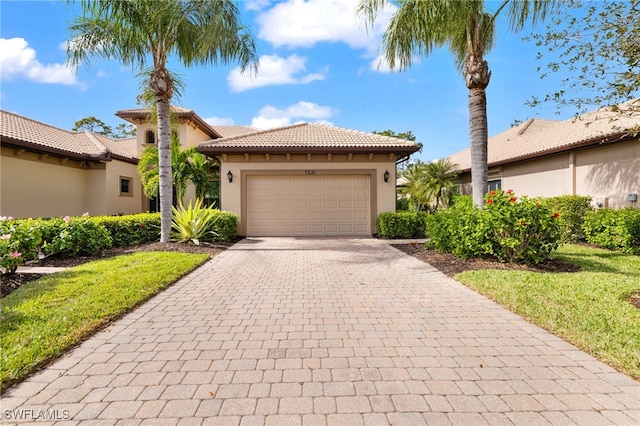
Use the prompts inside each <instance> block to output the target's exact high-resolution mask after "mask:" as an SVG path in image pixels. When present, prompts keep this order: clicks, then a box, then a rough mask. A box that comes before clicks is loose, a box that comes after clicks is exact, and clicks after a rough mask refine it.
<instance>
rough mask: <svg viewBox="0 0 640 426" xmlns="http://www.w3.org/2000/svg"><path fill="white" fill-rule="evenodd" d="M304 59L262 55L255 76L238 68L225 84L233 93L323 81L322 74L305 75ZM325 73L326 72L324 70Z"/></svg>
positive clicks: (294, 56) (230, 74) (292, 56)
mask: <svg viewBox="0 0 640 426" xmlns="http://www.w3.org/2000/svg"><path fill="white" fill-rule="evenodd" d="M306 61H307V59H306V58H304V57H302V56H298V55H291V56H289V57H288V58H281V57H280V56H278V55H264V56H261V57H260V66H259V69H258V74H257V75H252V74H251V73H250V72H245V73H244V74H243V73H242V72H240V67H237V68H234V69H233V70H231V72H230V73H229V75H228V76H227V83H228V84H229V87H230V88H231V91H233V92H242V91H244V90H249V89H254V88H256V87H261V86H273V85H281V84H309V83H311V82H312V81H316V80H324V78H325V76H324V74H323V73H311V74H305V72H306V70H307V69H306V67H305V62H306ZM324 72H326V70H324Z"/></svg>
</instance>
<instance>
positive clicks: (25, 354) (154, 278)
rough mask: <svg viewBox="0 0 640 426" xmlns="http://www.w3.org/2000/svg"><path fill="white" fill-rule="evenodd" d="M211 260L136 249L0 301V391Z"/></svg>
mask: <svg viewBox="0 0 640 426" xmlns="http://www.w3.org/2000/svg"><path fill="white" fill-rule="evenodd" d="M208 259H209V256H207V255H201V254H185V253H174V252H148V253H134V254H129V255H124V256H118V257H113V258H110V259H105V260H100V261H96V262H89V263H85V264H84V265H80V266H77V267H74V268H70V269H68V270H66V271H64V272H60V273H57V274H53V275H50V276H45V277H42V278H40V279H38V280H36V281H33V282H31V283H29V284H27V285H25V286H23V287H21V288H19V289H18V290H16V291H14V292H13V293H11V294H9V295H8V296H7V297H5V298H3V299H2V301H1V304H2V305H1V308H2V310H1V312H2V313H1V317H0V320H1V321H0V349H1V357H0V361H1V362H0V389H1V390H4V389H6V388H7V387H8V386H10V385H11V384H13V383H16V382H18V381H20V380H22V379H24V378H25V377H26V376H27V375H29V374H30V373H31V372H33V371H34V370H36V369H37V368H38V367H40V366H41V365H43V364H45V363H47V362H49V361H51V360H52V359H54V358H56V357H58V356H59V355H61V354H63V353H64V352H65V351H66V350H68V349H69V348H71V347H73V346H74V345H76V344H78V343H79V342H81V341H82V340H83V339H85V338H87V337H88V336H90V335H92V334H93V333H95V332H96V331H97V330H99V329H100V328H102V327H104V326H105V325H106V324H108V323H109V322H111V321H113V320H114V319H116V318H118V317H119V316H121V315H122V314H124V313H126V312H127V311H129V310H131V309H132V308H134V307H135V306H137V305H139V304H140V303H142V302H144V301H145V300H147V299H149V298H150V297H151V296H153V295H154V294H156V293H158V292H159V291H160V290H162V289H164V288H166V287H167V286H169V285H170V284H172V283H173V282H175V281H176V280H177V279H178V278H180V277H182V276H183V275H185V274H186V273H188V272H190V271H192V270H193V269H195V268H196V267H197V266H199V265H201V264H202V263H204V262H205V261H206V260H208Z"/></svg>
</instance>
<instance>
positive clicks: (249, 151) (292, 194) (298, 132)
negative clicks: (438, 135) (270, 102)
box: [198, 123, 419, 236]
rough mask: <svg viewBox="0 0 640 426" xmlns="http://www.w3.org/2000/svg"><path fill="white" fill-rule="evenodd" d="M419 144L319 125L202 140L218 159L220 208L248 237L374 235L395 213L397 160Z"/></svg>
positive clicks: (204, 148) (202, 146) (201, 147)
mask: <svg viewBox="0 0 640 426" xmlns="http://www.w3.org/2000/svg"><path fill="white" fill-rule="evenodd" d="M418 149H419V147H418V145H417V144H416V143H414V142H411V141H407V140H402V139H397V138H392V137H388V136H381V135H376V134H372V133H364V132H358V131H354V130H347V129H341V128H337V127H333V126H328V125H321V124H308V123H304V124H296V125H293V126H288V127H283V128H278V129H272V130H265V131H259V132H255V133H249V134H246V135H241V136H235V137H226V138H222V139H216V140H213V141H209V142H203V143H201V144H200V145H199V148H198V151H200V152H202V153H203V154H206V155H208V156H210V157H213V158H216V159H217V160H218V161H219V162H220V167H221V169H220V172H221V173H220V175H221V193H220V199H221V208H222V209H224V210H229V211H233V212H236V213H237V214H238V215H239V217H240V229H239V232H240V234H242V235H247V236H335V235H371V234H373V233H375V232H376V229H375V223H376V218H377V216H378V215H379V214H380V213H382V212H385V211H395V203H396V186H395V181H396V173H395V171H396V162H398V161H402V160H403V159H406V157H408V156H409V155H411V154H412V153H414V152H416V151H418Z"/></svg>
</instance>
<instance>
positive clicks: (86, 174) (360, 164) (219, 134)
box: [0, 107, 419, 236]
mask: <svg viewBox="0 0 640 426" xmlns="http://www.w3.org/2000/svg"><path fill="white" fill-rule="evenodd" d="M173 112H174V115H175V117H177V123H176V132H177V133H178V136H179V137H180V141H181V143H182V144H183V145H184V146H197V147H198V150H199V151H200V152H202V153H204V154H206V155H208V156H209V157H212V158H215V159H217V160H218V161H219V163H220V173H215V174H213V175H212V176H213V177H214V178H215V179H220V181H219V192H220V194H219V195H220V200H219V201H220V202H219V203H218V206H219V207H220V208H221V209H224V210H229V211H232V212H235V213H237V214H238V216H239V217H240V229H239V232H240V234H241V235H247V236H269V235H282V236H284V235H286V236H325V235H326V236H331V235H371V234H373V233H375V232H376V229H375V222H376V218H377V216H378V214H380V213H382V212H385V211H395V203H396V187H395V181H396V162H398V161H403V160H405V159H406V158H407V157H408V156H409V155H411V154H412V153H414V152H416V151H418V149H419V147H418V145H417V144H416V143H414V142H411V141H407V140H402V139H397V138H392V137H388V136H381V135H376V134H372V133H364V132H358V131H354V130H347V129H340V128H336V127H333V126H327V125H319V124H306V123H305V124H297V125H293V126H289V127H283V128H279V129H273V130H265V131H257V130H256V129H253V128H250V127H244V126H215V127H213V126H210V125H209V124H207V123H206V122H205V121H204V120H202V119H201V118H200V117H199V116H198V115H197V114H195V112H193V110H189V109H185V108H178V107H176V108H173ZM116 115H117V116H118V117H120V118H122V119H124V120H127V121H129V122H130V123H133V124H135V125H136V126H137V136H136V137H135V138H130V139H124V140H111V139H108V138H106V137H103V136H100V135H96V134H93V133H90V132H69V131H66V130H62V129H59V128H56V127H52V126H49V125H47V124H44V123H40V122H37V121H34V120H30V119H28V118H25V117H21V116H18V115H15V114H12V113H8V112H2V117H1V120H0V137H1V144H2V159H1V169H2V170H1V179H0V190H1V197H0V215H2V216H13V217H51V216H66V215H80V214H82V213H84V212H89V214H91V215H94V216H95V215H115V214H131V213H139V212H145V211H154V210H155V209H156V204H155V202H156V201H155V200H154V199H152V200H149V199H147V198H146V197H145V196H144V194H143V192H142V185H141V183H140V178H139V176H138V174H137V172H136V165H137V162H138V158H139V156H140V154H141V153H142V150H143V149H144V148H145V147H147V146H154V145H155V144H157V135H156V129H155V128H154V126H153V125H151V124H150V123H149V116H150V114H149V110H148V109H132V110H122V111H118V112H117V113H116ZM220 177H221V178H220ZM191 197H193V188H191V189H189V190H188V191H187V195H186V197H185V198H186V200H188V199H190V198H191Z"/></svg>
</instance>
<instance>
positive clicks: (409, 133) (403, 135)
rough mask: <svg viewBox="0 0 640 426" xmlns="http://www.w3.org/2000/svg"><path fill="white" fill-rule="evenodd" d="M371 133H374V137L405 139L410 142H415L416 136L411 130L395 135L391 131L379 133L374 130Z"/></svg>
mask: <svg viewBox="0 0 640 426" xmlns="http://www.w3.org/2000/svg"><path fill="white" fill-rule="evenodd" d="M371 133H375V134H376V135H382V136H390V137H392V138H398V139H406V140H408V141H412V142H415V140H416V136H415V135H414V134H413V132H412V131H411V130H407V131H406V132H401V133H396V132H394V131H393V130H383V131H381V132H379V131H377V130H374V131H373V132H371Z"/></svg>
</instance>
